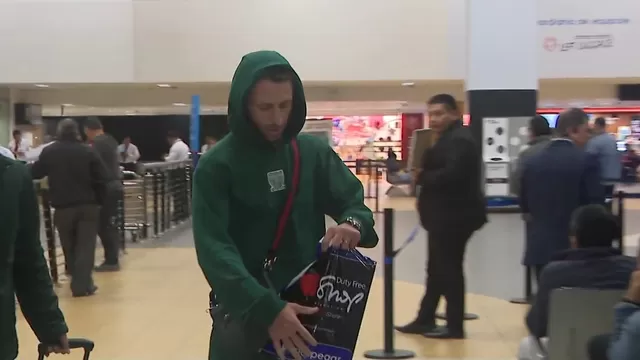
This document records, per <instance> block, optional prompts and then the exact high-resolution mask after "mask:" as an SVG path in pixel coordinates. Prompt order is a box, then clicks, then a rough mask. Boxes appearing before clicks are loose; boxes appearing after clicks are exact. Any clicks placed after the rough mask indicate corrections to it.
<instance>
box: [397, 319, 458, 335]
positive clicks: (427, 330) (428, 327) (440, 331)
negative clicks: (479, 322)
mask: <svg viewBox="0 0 640 360" xmlns="http://www.w3.org/2000/svg"><path fill="white" fill-rule="evenodd" d="M395 329H396V330H397V331H399V332H401V333H403V334H413V335H422V336H424V337H426V338H429V339H464V338H465V334H464V331H454V330H450V329H448V328H447V327H445V326H437V325H436V324H434V323H426V324H425V323H421V322H419V321H417V320H414V321H412V322H410V323H408V324H407V325H404V326H395Z"/></svg>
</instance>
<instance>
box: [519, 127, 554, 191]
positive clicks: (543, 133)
mask: <svg viewBox="0 0 640 360" xmlns="http://www.w3.org/2000/svg"><path fill="white" fill-rule="evenodd" d="M550 140H551V128H550V127H549V122H548V121H547V119H545V118H544V117H542V116H540V115H536V116H534V117H532V118H531V120H529V143H527V145H528V147H527V148H526V149H524V150H523V151H522V152H520V154H519V155H518V160H517V161H516V163H515V164H514V165H515V166H514V167H513V169H512V172H511V178H510V182H511V193H513V194H514V195H519V194H520V184H521V183H522V173H523V172H524V164H525V163H526V162H527V160H528V159H529V158H530V157H531V156H533V155H535V154H537V153H538V152H539V151H540V150H542V149H544V148H545V146H547V144H548V143H549V141H550Z"/></svg>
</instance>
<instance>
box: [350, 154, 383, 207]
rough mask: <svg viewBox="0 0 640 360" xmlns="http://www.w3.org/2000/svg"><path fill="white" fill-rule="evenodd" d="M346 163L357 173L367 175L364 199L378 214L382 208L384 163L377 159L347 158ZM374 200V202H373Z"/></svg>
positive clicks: (364, 183) (364, 184)
mask: <svg viewBox="0 0 640 360" xmlns="http://www.w3.org/2000/svg"><path fill="white" fill-rule="evenodd" d="M344 164H345V165H347V167H348V168H349V169H351V170H352V171H354V172H355V174H356V175H359V176H363V177H365V179H364V181H363V187H364V199H365V203H366V205H367V206H368V207H369V208H370V209H371V211H372V212H374V213H376V214H378V213H381V212H382V211H381V210H380V179H381V178H382V169H384V168H385V166H384V164H382V163H381V162H380V161H377V160H368V159H367V160H346V161H344ZM367 200H369V201H367ZM371 202H373V204H371Z"/></svg>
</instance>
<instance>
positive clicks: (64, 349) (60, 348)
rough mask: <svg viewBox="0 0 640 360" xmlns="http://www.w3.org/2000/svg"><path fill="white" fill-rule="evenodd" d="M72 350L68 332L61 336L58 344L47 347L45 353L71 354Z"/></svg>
mask: <svg viewBox="0 0 640 360" xmlns="http://www.w3.org/2000/svg"><path fill="white" fill-rule="evenodd" d="M70 352H71V350H70V349H69V339H68V338H67V334H64V335H62V336H61V337H60V339H59V342H58V344H57V345H51V346H49V347H48V348H47V352H46V354H45V355H47V356H49V355H50V354H52V353H53V354H69V353H70Z"/></svg>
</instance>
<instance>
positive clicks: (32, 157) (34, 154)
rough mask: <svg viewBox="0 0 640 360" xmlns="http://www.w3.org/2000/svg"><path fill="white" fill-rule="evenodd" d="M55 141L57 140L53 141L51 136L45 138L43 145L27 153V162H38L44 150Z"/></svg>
mask: <svg viewBox="0 0 640 360" xmlns="http://www.w3.org/2000/svg"><path fill="white" fill-rule="evenodd" d="M54 141H55V140H53V138H52V137H51V136H49V135H45V136H43V138H42V145H40V146H36V147H34V148H31V149H30V150H29V151H27V154H26V156H25V161H26V162H33V161H36V160H38V158H39V157H40V154H41V153H42V149H44V148H45V147H47V146H49V145H51V144H53V142H54Z"/></svg>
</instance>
